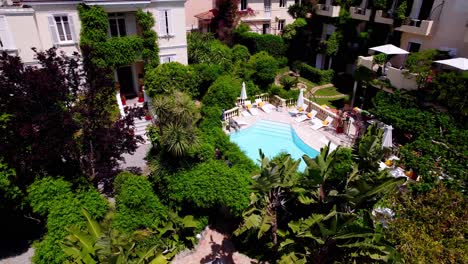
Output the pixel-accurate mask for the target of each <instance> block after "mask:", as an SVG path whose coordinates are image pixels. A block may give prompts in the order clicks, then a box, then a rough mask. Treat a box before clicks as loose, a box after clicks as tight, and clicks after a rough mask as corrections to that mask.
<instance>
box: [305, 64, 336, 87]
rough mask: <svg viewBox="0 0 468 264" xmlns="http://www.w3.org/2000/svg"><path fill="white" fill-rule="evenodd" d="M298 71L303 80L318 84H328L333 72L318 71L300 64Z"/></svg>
mask: <svg viewBox="0 0 468 264" xmlns="http://www.w3.org/2000/svg"><path fill="white" fill-rule="evenodd" d="M298 71H299V73H300V74H301V76H303V77H304V78H306V79H308V80H310V81H312V82H314V83H318V84H325V83H330V82H331V81H332V79H333V74H334V72H333V70H319V69H317V68H314V67H312V66H310V65H308V64H305V63H301V64H300V65H299V67H298Z"/></svg>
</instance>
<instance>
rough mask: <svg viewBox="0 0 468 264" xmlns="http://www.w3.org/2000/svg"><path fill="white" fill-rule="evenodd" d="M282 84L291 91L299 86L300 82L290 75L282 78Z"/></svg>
mask: <svg viewBox="0 0 468 264" xmlns="http://www.w3.org/2000/svg"><path fill="white" fill-rule="evenodd" d="M280 83H281V85H283V88H284V89H286V90H291V88H293V87H294V86H296V85H297V83H298V80H297V78H296V77H292V76H289V75H283V76H282V77H281V78H280Z"/></svg>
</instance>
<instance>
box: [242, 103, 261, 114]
mask: <svg viewBox="0 0 468 264" xmlns="http://www.w3.org/2000/svg"><path fill="white" fill-rule="evenodd" d="M244 106H245V108H246V109H247V111H248V112H249V113H250V114H251V115H253V116H256V115H258V110H257V109H255V108H253V105H252V102H250V100H246V101H245V102H244Z"/></svg>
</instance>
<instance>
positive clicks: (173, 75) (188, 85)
mask: <svg viewBox="0 0 468 264" xmlns="http://www.w3.org/2000/svg"><path fill="white" fill-rule="evenodd" d="M196 84H197V81H196V79H195V73H194V71H193V70H192V68H190V67H188V66H185V65H182V64H180V63H178V62H169V63H163V64H161V65H159V66H158V67H156V68H153V69H150V70H149V71H148V72H147V74H146V76H145V90H146V92H147V93H148V95H149V96H151V97H155V96H156V95H158V94H170V93H172V92H173V91H174V90H179V91H182V92H186V93H189V94H191V95H197V91H196V89H195V88H196Z"/></svg>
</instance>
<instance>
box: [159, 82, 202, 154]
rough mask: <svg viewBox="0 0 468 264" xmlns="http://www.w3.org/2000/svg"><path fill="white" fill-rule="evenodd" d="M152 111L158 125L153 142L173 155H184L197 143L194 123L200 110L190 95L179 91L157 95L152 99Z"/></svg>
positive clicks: (198, 117) (198, 116)
mask: <svg viewBox="0 0 468 264" xmlns="http://www.w3.org/2000/svg"><path fill="white" fill-rule="evenodd" d="M152 111H153V113H154V114H155V115H156V117H157V120H158V127H159V134H158V135H157V136H156V137H155V138H152V141H153V143H155V144H156V145H159V146H160V147H161V148H162V149H164V150H165V151H167V152H168V153H169V154H171V155H172V156H175V157H180V156H184V155H185V154H186V153H187V152H188V151H189V150H190V149H191V148H193V147H194V146H196V145H197V144H198V140H197V136H196V135H197V132H196V130H197V127H196V123H197V122H198V120H199V119H200V111H199V109H198V108H197V106H196V105H195V103H194V102H193V101H192V99H191V98H190V96H188V95H187V94H185V93H182V92H179V91H175V92H174V93H173V94H170V95H161V96H158V97H156V98H155V99H154V100H153V103H152Z"/></svg>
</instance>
